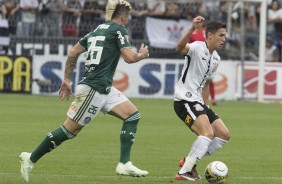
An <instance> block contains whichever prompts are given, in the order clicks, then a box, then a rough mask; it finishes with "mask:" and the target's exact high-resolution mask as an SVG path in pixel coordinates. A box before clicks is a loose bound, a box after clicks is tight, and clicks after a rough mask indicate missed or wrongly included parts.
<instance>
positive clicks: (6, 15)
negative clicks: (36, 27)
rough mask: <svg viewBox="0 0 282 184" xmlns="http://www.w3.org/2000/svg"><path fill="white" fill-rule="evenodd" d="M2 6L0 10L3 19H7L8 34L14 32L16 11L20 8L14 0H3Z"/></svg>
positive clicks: (13, 33)
mask: <svg viewBox="0 0 282 184" xmlns="http://www.w3.org/2000/svg"><path fill="white" fill-rule="evenodd" d="M2 3H3V4H2V6H1V8H0V12H1V14H2V18H3V19H7V20H8V25H9V34H10V35H15V34H16V29H17V26H16V22H17V13H18V12H19V10H20V6H19V4H18V2H17V1H15V0H5V1H3V2H2Z"/></svg>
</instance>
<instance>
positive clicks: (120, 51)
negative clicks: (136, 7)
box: [20, 0, 149, 182]
mask: <svg viewBox="0 0 282 184" xmlns="http://www.w3.org/2000/svg"><path fill="white" fill-rule="evenodd" d="M131 9H132V8H131V5H130V4H129V3H128V2H127V1H125V0H109V2H108V4H107V7H106V21H107V22H105V23H103V24H101V25H99V26H98V27H97V28H96V29H95V30H92V31H91V32H90V33H88V34H87V35H85V36H84V37H83V38H81V39H80V40H79V42H78V43H77V44H76V45H75V46H74V47H73V48H72V49H71V50H70V51H69V53H68V58H67V61H66V66H65V74H64V80H63V82H62V84H61V88H60V91H59V95H60V99H61V100H64V99H69V97H70V96H71V94H72V89H71V77H72V73H73V69H74V68H75V65H76V63H77V59H78V56H79V55H80V54H81V53H83V52H87V54H88V56H87V59H86V63H85V75H84V77H83V79H82V80H81V81H80V82H79V84H78V86H77V88H76V96H75V99H74V101H73V102H72V103H71V105H70V107H69V110H68V112H67V119H66V120H65V122H64V123H63V125H62V126H60V127H59V128H57V129H55V130H53V131H51V132H50V133H48V134H47V136H46V138H45V139H44V140H43V141H42V143H41V144H39V146H38V147H37V148H35V149H34V150H33V151H32V152H31V153H29V152H22V153H21V154H20V159H21V175H22V178H23V179H24V181H25V182H28V181H29V174H30V172H31V170H32V168H33V166H34V164H35V163H36V162H37V161H38V160H39V159H40V158H41V157H42V156H44V155H45V154H46V153H48V152H50V151H51V150H53V149H55V148H56V147H58V146H59V145H60V144H61V143H63V142H64V141H66V140H69V139H72V138H75V137H76V135H77V134H78V133H79V132H80V131H81V129H82V128H83V127H84V126H86V125H87V124H88V123H90V122H91V121H92V120H93V119H94V118H95V116H96V115H97V114H98V112H100V111H102V112H103V113H105V114H106V113H108V114H110V115H113V116H115V117H117V118H119V119H120V120H122V121H123V126H122V128H121V131H120V143H121V148H120V160H119V163H118V165H117V167H116V173H117V174H120V175H126V176H146V175H148V172H147V171H144V170H141V169H139V168H137V167H136V166H134V165H133V164H132V162H131V160H130V152H131V146H132V144H133V143H134V140H135V134H136V131H137V124H138V121H139V119H140V113H139V111H138V109H137V108H136V106H135V105H134V104H133V103H132V102H131V101H130V100H129V99H128V98H127V97H126V96H124V95H123V94H122V93H121V92H120V91H119V90H118V89H116V88H115V87H113V86H112V82H113V75H114V73H115V70H116V67H117V64H118V62H119V60H120V56H122V57H123V59H124V61H125V62H127V63H129V64H131V63H135V62H138V61H140V60H142V59H145V58H147V57H149V50H148V47H147V46H145V45H144V44H141V47H140V49H139V51H138V52H134V51H133V50H132V49H131V44H130V42H129V38H128V32H127V29H126V28H125V26H124V25H125V24H126V23H127V22H128V18H129V14H130V10H131Z"/></svg>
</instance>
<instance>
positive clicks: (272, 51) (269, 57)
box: [265, 37, 279, 62]
mask: <svg viewBox="0 0 282 184" xmlns="http://www.w3.org/2000/svg"><path fill="white" fill-rule="evenodd" d="M265 61H266V62H279V51H278V48H277V47H276V45H274V44H273V40H272V39H271V38H270V37H267V39H266V49H265Z"/></svg>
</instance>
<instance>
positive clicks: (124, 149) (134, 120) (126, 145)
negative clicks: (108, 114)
mask: <svg viewBox="0 0 282 184" xmlns="http://www.w3.org/2000/svg"><path fill="white" fill-rule="evenodd" d="M139 119H140V113H139V112H138V111H137V112H135V113H133V114H132V115H131V116H129V117H128V118H127V119H126V120H125V121H124V122H123V126H122V128H121V131H120V144H121V145H120V162H121V163H126V162H128V161H130V152H131V146H132V144H133V143H134V139H135V133H136V131H137V124H138V121H139Z"/></svg>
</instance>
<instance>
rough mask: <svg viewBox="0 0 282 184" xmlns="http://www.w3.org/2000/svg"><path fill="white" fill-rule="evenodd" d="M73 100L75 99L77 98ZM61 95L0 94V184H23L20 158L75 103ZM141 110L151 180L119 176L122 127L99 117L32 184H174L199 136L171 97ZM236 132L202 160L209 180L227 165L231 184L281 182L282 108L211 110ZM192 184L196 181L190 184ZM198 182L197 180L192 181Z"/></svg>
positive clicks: (140, 149)
mask: <svg viewBox="0 0 282 184" xmlns="http://www.w3.org/2000/svg"><path fill="white" fill-rule="evenodd" d="M71 100H72V99H71ZM71 100H70V101H68V102H61V101H59V99H58V97H47V96H29V95H7V94H0V142H1V144H0V183H1V184H2V183H3V184H18V183H23V181H22V179H21V178H20V172H19V171H20V163H19V158H18V156H19V154H20V153H21V152H22V151H28V152H30V151H32V150H33V149H34V148H35V147H36V146H37V145H38V144H39V143H40V142H41V141H42V139H43V138H44V137H45V136H46V134H47V133H48V132H49V131H51V130H53V129H55V128H57V127H59V126H60V125H61V124H62V123H63V122H64V120H65V118H66V115H65V114H66V111H67V108H68V106H69V104H70V102H71ZM132 101H133V102H134V103H135V105H136V106H137V107H138V108H139V111H140V112H141V120H140V122H139V126H138V131H137V136H136V142H135V144H134V145H133V150H132V156H131V160H132V162H133V163H134V164H135V165H136V166H138V167H140V168H141V169H145V170H148V171H149V176H148V177H145V178H132V177H121V176H117V175H116V174H115V167H116V165H117V162H118V160H119V131H120V128H121V125H122V122H121V121H120V120H118V119H116V118H113V117H111V116H105V115H103V114H101V113H100V114H99V115H98V116H97V118H96V119H94V121H92V122H91V123H90V124H89V125H87V127H85V128H84V129H83V130H82V132H81V133H80V134H79V135H78V136H77V137H76V138H75V139H73V140H69V141H66V142H64V143H63V144H62V145H61V146H59V147H58V148H57V149H55V150H53V151H52V152H51V153H49V154H47V155H45V157H43V158H42V159H41V160H39V162H38V163H37V164H36V165H35V167H34V169H33V171H32V173H31V175H30V182H29V183H31V184H54V183H60V184H141V183H146V184H151V183H152V184H158V183H160V184H165V183H175V184H177V183H184V182H185V181H184V182H183V181H175V180H174V176H175V174H176V172H178V170H179V168H178V162H179V160H180V159H181V158H182V157H183V156H185V155H186V154H187V153H188V151H189V149H190V147H191V144H192V142H193V141H194V140H195V138H196V136H195V135H194V134H192V132H190V130H189V129H188V128H187V127H186V126H185V125H184V123H182V122H181V121H180V120H179V119H178V117H177V116H176V115H175V113H174V111H173V101H172V100H157V99H156V100H147V99H142V100H140V99H132ZM212 108H213V110H214V111H215V112H217V114H218V115H219V116H220V117H221V118H222V119H223V121H224V122H225V124H226V125H227V126H228V128H229V130H230V131H231V134H232V136H231V140H230V142H229V143H228V144H227V145H226V146H225V147H224V148H223V149H222V150H221V151H219V152H217V153H215V154H213V155H212V156H209V157H204V158H203V159H202V160H201V161H200V162H199V163H198V171H199V173H200V174H201V176H202V178H203V179H202V181H200V182H196V183H199V184H200V183H203V184H204V183H206V184H207V181H206V180H205V179H204V169H205V166H206V165H207V164H208V163H209V162H211V161H214V160H220V161H223V162H224V163H226V165H227V166H228V168H229V170H230V172H229V177H228V180H227V184H249V183H253V184H269V183H271V184H276V183H277V184H278V183H282V174H281V167H282V159H281V155H282V143H281V137H282V136H281V135H282V134H281V130H282V128H281V119H282V114H281V113H282V105H281V104H261V103H251V102H220V106H218V107H212ZM188 183H189V182H188ZM192 183H193V182H192Z"/></svg>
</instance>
